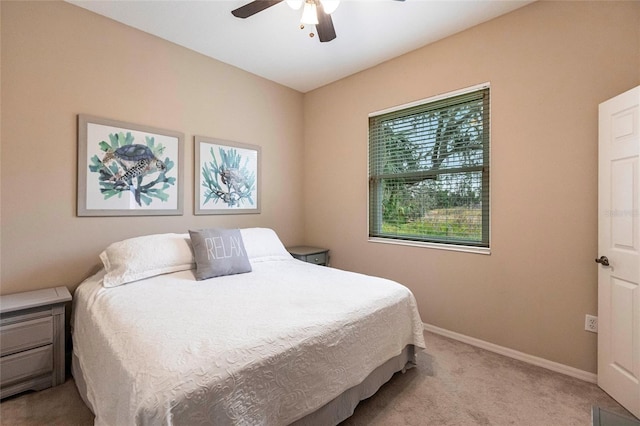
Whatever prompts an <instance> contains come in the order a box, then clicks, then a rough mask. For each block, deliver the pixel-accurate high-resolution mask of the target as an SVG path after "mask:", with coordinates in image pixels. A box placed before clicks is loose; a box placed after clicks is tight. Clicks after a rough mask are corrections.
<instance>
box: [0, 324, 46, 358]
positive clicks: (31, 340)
mask: <svg viewBox="0 0 640 426" xmlns="http://www.w3.org/2000/svg"><path fill="white" fill-rule="evenodd" d="M0 341H1V342H2V346H1V347H0V355H1V356H5V355H10V354H12V353H16V352H20V351H25V350H27V349H32V348H37V347H39V346H44V345H48V344H50V343H53V317H51V316H49V317H45V318H38V319H34V320H31V321H25V322H19V323H17V324H10V325H4V326H2V327H0Z"/></svg>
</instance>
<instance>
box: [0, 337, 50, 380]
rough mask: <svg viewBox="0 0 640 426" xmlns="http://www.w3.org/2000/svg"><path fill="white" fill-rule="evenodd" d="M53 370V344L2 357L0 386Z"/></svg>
mask: <svg viewBox="0 0 640 426" xmlns="http://www.w3.org/2000/svg"><path fill="white" fill-rule="evenodd" d="M52 371H53V345H47V346H42V347H39V348H36V349H31V350H29V351H24V352H18V353H17V354H13V355H7V356H4V357H2V358H0V386H2V387H4V386H7V385H10V384H12V383H15V382H19V381H22V380H25V379H29V378H32V377H37V376H41V375H43V374H47V373H51V372H52Z"/></svg>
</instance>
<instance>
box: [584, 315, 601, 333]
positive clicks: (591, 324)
mask: <svg viewBox="0 0 640 426" xmlns="http://www.w3.org/2000/svg"><path fill="white" fill-rule="evenodd" d="M584 329H585V330H586V331H590V332H592V333H597V332H598V317H596V316H595V315H589V314H587V315H586V316H585V317H584Z"/></svg>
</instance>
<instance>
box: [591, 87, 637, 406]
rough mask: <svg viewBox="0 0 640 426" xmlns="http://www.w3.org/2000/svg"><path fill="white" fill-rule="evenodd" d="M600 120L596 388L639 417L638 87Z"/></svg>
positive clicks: (607, 107) (606, 108) (605, 109)
mask: <svg viewBox="0 0 640 426" xmlns="http://www.w3.org/2000/svg"><path fill="white" fill-rule="evenodd" d="M599 121H600V123H599V125H600V132H599V165H598V175H599V178H598V250H599V253H598V257H599V258H598V259H597V260H596V261H599V263H600V264H599V265H598V385H599V386H600V387H601V388H602V389H604V390H605V391H606V392H607V393H608V394H609V395H611V396H612V397H613V398H614V399H616V400H617V401H618V402H619V403H620V404H622V405H623V406H624V407H625V408H626V409H627V410H629V411H630V412H631V413H633V414H634V415H635V416H637V417H640V288H639V287H638V285H639V284H640V220H639V211H638V208H639V207H640V206H639V205H638V200H639V199H640V169H639V168H640V163H639V154H640V86H639V87H636V88H635V89H631V90H629V91H628V92H625V93H623V94H621V95H619V96H616V97H615V98H613V99H610V100H608V101H606V102H603V103H602V104H600V119H599ZM603 256H604V257H603ZM605 257H606V259H605ZM607 261H608V262H607ZM607 263H608V264H609V265H607Z"/></svg>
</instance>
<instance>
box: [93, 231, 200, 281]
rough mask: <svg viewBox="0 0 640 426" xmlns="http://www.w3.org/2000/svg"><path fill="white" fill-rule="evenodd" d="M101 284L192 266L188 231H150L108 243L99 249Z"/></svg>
mask: <svg viewBox="0 0 640 426" xmlns="http://www.w3.org/2000/svg"><path fill="white" fill-rule="evenodd" d="M100 260H102V263H103V264H104V269H105V270H106V272H107V273H106V275H105V276H104V279H103V281H102V285H103V286H104V287H116V286H119V285H122V284H126V283H130V282H132V281H137V280H141V279H143V278H148V277H153V276H155V275H160V274H168V273H170V272H177V271H185V270H188V269H194V268H195V260H194V258H193V249H192V248H191V239H190V238H189V234H154V235H146V236H143V237H136V238H130V239H127V240H123V241H118V242H117V243H113V244H111V245H110V246H109V247H107V249H106V250H105V251H103V252H102V253H100Z"/></svg>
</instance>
